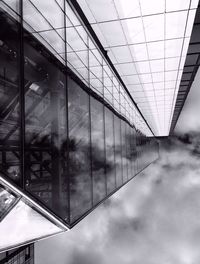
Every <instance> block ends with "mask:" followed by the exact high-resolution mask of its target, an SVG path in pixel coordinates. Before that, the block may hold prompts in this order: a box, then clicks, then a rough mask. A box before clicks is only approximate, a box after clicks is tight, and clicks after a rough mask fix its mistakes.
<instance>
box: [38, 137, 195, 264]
mask: <svg viewBox="0 0 200 264" xmlns="http://www.w3.org/2000/svg"><path fill="white" fill-rule="evenodd" d="M195 142H196V141H195ZM171 145H172V146H173V147H172V148H171V149H170V150H169V151H166V150H164V151H162V157H161V159H160V160H159V161H158V162H157V163H156V164H153V165H151V166H150V167H149V168H148V169H146V170H145V171H144V172H143V173H142V174H140V175H139V176H138V177H136V178H135V179H134V180H133V181H131V182H130V183H129V184H127V186H125V187H124V188H122V189H121V190H120V191H119V192H117V193H116V194H115V195H114V196H113V197H111V199H110V200H109V203H108V204H106V203H105V205H103V206H101V207H99V208H98V209H96V210H95V211H94V212H93V213H92V214H90V215H89V216H87V217H86V218H85V219H84V220H83V221H82V222H80V223H79V224H78V225H77V226H76V227H74V228H73V229H72V230H71V231H70V232H68V233H66V234H63V235H60V236H57V237H55V238H52V239H49V240H47V241H41V242H39V243H38V244H37V245H36V259H37V261H36V264H43V263H48V264H51V263H52V264H53V263H60V264H62V263H63V264H68V263H69V264H79V263H81V264H84V263H87V264H90V263H96V264H110V263H111V264H112V263H113V264H121V263H123V264H132V263H136V264H140V263H142V264H145V263H148V264H157V263H159V264H160V263H166V264H175V263H176V264H177V263H178V264H179V263H180V264H184V263H185V264H192V263H198V262H199V261H200V252H199V246H200V222H199V219H200V180H199V178H200V177H199V176H198V175H200V174H199V171H200V163H199V161H198V156H197V155H194V154H193V152H192V150H193V148H194V145H191V144H188V145H186V144H183V143H181V141H178V140H176V139H175V140H174V141H172V144H171ZM192 146H193V147H192ZM51 252H52V253H51ZM41 255H43V256H44V257H42V256H41Z"/></svg>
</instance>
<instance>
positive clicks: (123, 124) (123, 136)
mask: <svg viewBox="0 0 200 264" xmlns="http://www.w3.org/2000/svg"><path fill="white" fill-rule="evenodd" d="M121 140H122V168H123V183H125V182H126V181H127V180H128V167H127V160H126V122H124V121H123V120H121Z"/></svg>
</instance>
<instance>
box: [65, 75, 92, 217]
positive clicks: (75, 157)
mask: <svg viewBox="0 0 200 264" xmlns="http://www.w3.org/2000/svg"><path fill="white" fill-rule="evenodd" d="M68 122H69V177H70V208H71V209H70V221H71V222H73V221H75V220H77V219H78V218H79V217H80V216H82V215H83V214H84V213H86V212H87V211H88V210H89V209H90V208H91V206H92V181H91V167H90V166H91V164H90V134H89V128H90V124H89V96H88V94H87V93H86V92H84V91H83V90H82V89H81V88H80V87H79V86H78V85H77V84H76V83H75V82H74V81H73V80H72V79H70V78H68Z"/></svg>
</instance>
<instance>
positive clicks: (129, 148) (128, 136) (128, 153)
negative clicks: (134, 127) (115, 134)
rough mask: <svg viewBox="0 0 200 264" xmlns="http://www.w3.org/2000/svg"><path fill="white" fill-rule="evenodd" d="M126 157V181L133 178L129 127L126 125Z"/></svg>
mask: <svg viewBox="0 0 200 264" xmlns="http://www.w3.org/2000/svg"><path fill="white" fill-rule="evenodd" d="M126 157H127V166H128V179H131V178H132V177H133V172H132V166H131V127H130V126H129V125H128V124H126Z"/></svg>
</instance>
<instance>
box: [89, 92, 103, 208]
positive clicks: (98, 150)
mask: <svg viewBox="0 0 200 264" xmlns="http://www.w3.org/2000/svg"><path fill="white" fill-rule="evenodd" d="M90 103H91V104H90V108H91V140H92V177H93V202H94V204H97V203H98V202H100V201H101V200H103V199H104V198H105V197H106V178H105V149H104V118H103V104H102V103H100V102H98V101H97V100H95V99H94V98H92V97H91V98H90Z"/></svg>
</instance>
